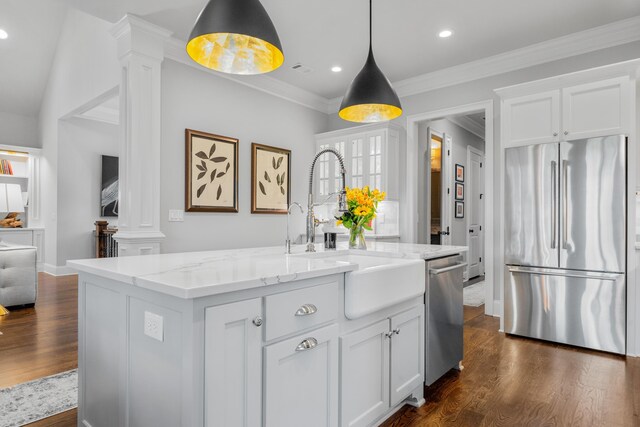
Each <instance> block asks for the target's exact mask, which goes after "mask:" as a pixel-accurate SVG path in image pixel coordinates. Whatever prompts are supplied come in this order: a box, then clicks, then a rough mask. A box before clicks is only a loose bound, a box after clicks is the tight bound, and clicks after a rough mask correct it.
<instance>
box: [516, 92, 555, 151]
mask: <svg viewBox="0 0 640 427" xmlns="http://www.w3.org/2000/svg"><path fill="white" fill-rule="evenodd" d="M503 114H504V117H503V131H504V133H503V135H504V136H505V138H504V145H505V147H520V146H523V145H532V144H543V143H546V142H556V141H559V138H560V136H559V134H560V91H559V90H554V91H550V92H543V93H537V94H534V95H527V96H521V97H518V98H510V99H507V100H505V101H504V103H503Z"/></svg>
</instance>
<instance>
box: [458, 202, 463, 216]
mask: <svg viewBox="0 0 640 427" xmlns="http://www.w3.org/2000/svg"><path fill="white" fill-rule="evenodd" d="M456 218H464V202H456Z"/></svg>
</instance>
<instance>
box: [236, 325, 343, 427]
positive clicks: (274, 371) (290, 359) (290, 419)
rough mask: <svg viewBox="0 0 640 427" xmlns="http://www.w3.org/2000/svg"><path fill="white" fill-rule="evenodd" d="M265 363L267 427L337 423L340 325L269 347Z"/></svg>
mask: <svg viewBox="0 0 640 427" xmlns="http://www.w3.org/2000/svg"><path fill="white" fill-rule="evenodd" d="M264 365H265V376H264V379H265V388H264V390H265V396H264V402H265V408H264V409H265V419H264V425H265V426H266V427H271V426H273V427H280V426H296V425H301V426H302V425H304V426H310V427H311V426H317V427H329V426H337V425H338V325H331V326H328V327H325V328H320V329H317V330H315V331H311V332H308V333H306V334H303V335H299V336H296V337H294V338H290V339H288V340H284V341H282V342H279V343H276V344H271V345H269V346H266V347H265V350H264ZM224 425H228V424H224Z"/></svg>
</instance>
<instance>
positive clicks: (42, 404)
mask: <svg viewBox="0 0 640 427" xmlns="http://www.w3.org/2000/svg"><path fill="white" fill-rule="evenodd" d="M77 406H78V370H77V369H74V370H72V371H67V372H62V373H60V374H56V375H51V376H50V377H44V378H39V379H37V380H34V381H29V382H27V383H22V384H17V385H14V386H12V387H7V388H3V389H0V408H2V410H1V411H0V427H14V426H23V425H25V424H29V423H32V422H34V421H38V420H41V419H43V418H47V417H50V416H52V415H55V414H59V413H60V412H64V411H68V410H69V409H73V408H75V407H77Z"/></svg>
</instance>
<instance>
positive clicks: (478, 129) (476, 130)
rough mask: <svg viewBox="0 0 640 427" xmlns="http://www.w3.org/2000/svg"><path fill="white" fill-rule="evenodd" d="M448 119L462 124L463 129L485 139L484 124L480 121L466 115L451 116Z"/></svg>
mask: <svg viewBox="0 0 640 427" xmlns="http://www.w3.org/2000/svg"><path fill="white" fill-rule="evenodd" d="M446 120H449V121H450V122H452V123H453V124H455V125H458V126H460V127H461V128H462V129H464V130H466V131H469V132H471V133H472V134H474V135H475V136H477V137H479V138H481V139H482V140H483V141H484V133H485V131H484V126H480V125H479V124H478V123H476V122H474V121H473V120H471V119H470V118H469V117H466V116H450V117H447V118H446Z"/></svg>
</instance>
